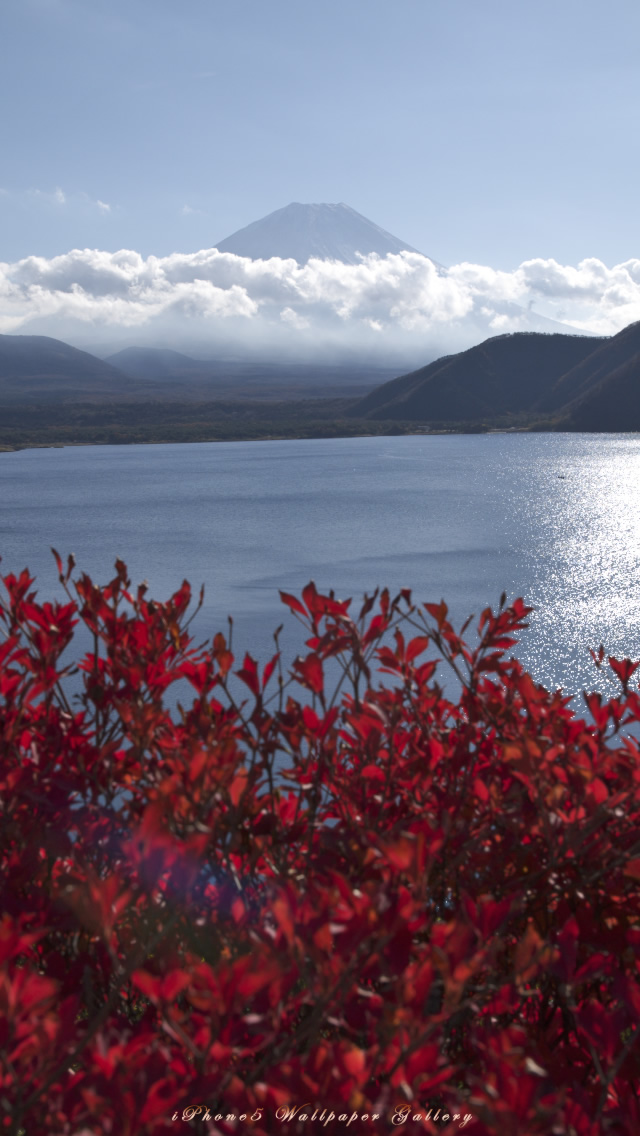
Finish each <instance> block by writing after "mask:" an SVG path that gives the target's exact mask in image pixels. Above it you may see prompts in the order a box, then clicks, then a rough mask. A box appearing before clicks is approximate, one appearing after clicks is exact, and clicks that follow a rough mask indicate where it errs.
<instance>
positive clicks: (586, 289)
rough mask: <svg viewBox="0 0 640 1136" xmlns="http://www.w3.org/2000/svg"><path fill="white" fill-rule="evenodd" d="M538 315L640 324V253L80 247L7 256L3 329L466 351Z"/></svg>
mask: <svg viewBox="0 0 640 1136" xmlns="http://www.w3.org/2000/svg"><path fill="white" fill-rule="evenodd" d="M63 196H64V194H63ZM65 200H66V199H65ZM60 204H62V202H60ZM97 206H98V207H99V208H100V209H101V211H103V212H106V211H108V208H109V207H108V206H106V203H104V202H100V201H99V202H97ZM534 304H535V311H532V310H529V311H527V310H526V309H527V308H529V309H531V308H532V306H533V305H534ZM516 305H521V307H516ZM538 315H542V316H546V317H550V318H555V319H558V318H559V319H564V320H566V321H568V322H570V323H571V324H573V325H574V327H576V328H579V329H582V330H584V331H587V332H589V331H590V332H595V333H598V334H613V333H615V332H616V331H618V330H619V329H620V328H621V327H624V326H625V325H626V324H628V323H631V322H633V321H634V320H638V319H640V260H628V261H626V262H624V263H623V264H618V265H615V266H614V267H612V268H608V267H607V266H606V265H605V264H603V263H602V261H599V260H596V259H594V258H589V259H587V260H583V261H581V262H580V264H578V265H577V266H572V265H561V264H559V263H558V262H557V261H555V260H553V259H549V260H543V259H535V260H528V261H525V262H524V263H523V264H521V265H520V266H519V267H518V268H516V269H514V270H513V271H512V272H504V271H497V270H495V269H492V268H490V267H488V266H486V265H477V264H467V263H464V264H458V265H455V266H454V267H453V268H450V269H449V270H448V271H438V270H437V269H436V268H435V266H434V265H433V264H432V262H431V261H429V260H427V258H426V257H423V256H420V255H419V254H417V253H409V252H403V253H400V254H394V255H390V256H387V257H382V258H381V257H378V256H376V255H371V256H367V257H363V258H362V259H361V261H360V263H359V264H356V265H346V264H342V263H340V262H337V261H323V260H311V261H309V263H308V264H306V265H303V266H300V265H298V264H297V263H296V262H295V261H293V260H281V259H279V258H277V257H275V258H273V259H271V260H266V261H265V260H258V261H252V260H248V259H246V258H243V257H239V256H235V255H233V254H232V253H220V252H218V250H217V249H202V250H200V251H199V252H195V253H173V254H171V255H170V256H166V257H155V256H149V257H146V258H144V257H142V256H141V255H140V254H139V253H137V252H135V251H133V250H128V249H122V250H120V251H119V252H115V253H110V252H104V251H101V250H98V249H84V250H79V249H74V250H72V251H71V252H69V253H66V254H64V255H63V256H57V257H53V258H50V259H46V258H44V257H35V256H31V257H27V258H25V259H24V260H20V261H18V262H16V263H14V264H0V331H2V332H16V331H25V332H28V331H29V328H30V326H31V325H34V324H35V323H37V326H38V331H39V332H42V330H43V328H44V327H46V329H47V334H51V335H56V334H58V335H59V337H60V338H64V335H63V334H62V331H61V328H62V327H64V329H65V333H66V334H67V335H68V334H69V331H68V328H69V327H70V326H78V327H80V326H83V327H85V329H87V328H91V327H101V328H112V329H117V328H146V329H148V330H149V332H150V333H151V332H153V331H154V329H159V328H161V327H162V328H166V327H172V328H174V329H175V328H178V327H181V328H182V329H183V331H184V333H185V334H186V335H188V334H191V333H192V332H194V331H195V330H197V331H198V332H206V333H207V334H210V335H211V336H215V335H217V334H218V333H220V334H222V333H223V331H224V334H225V335H227V336H231V337H233V336H236V338H237V339H238V340H239V341H242V340H243V338H244V340H246V338H247V336H249V335H251V336H253V337H254V339H255V340H256V341H258V339H259V338H260V336H262V337H263V338H264V339H265V340H267V339H268V340H269V341H270V342H272V343H273V342H276V341H277V342H278V343H282V342H284V340H285V339H286V337H287V336H289V337H291V336H292V334H293V333H294V332H295V333H304V334H303V338H304V339H305V341H310V339H311V338H312V337H315V338H316V340H317V341H318V342H319V341H320V340H322V342H329V341H331V342H336V343H338V342H340V343H342V344H343V345H347V344H349V343H351V344H353V345H355V346H356V347H357V346H358V344H360V343H362V342H364V338H366V337H368V340H367V341H368V342H369V343H370V344H371V347H372V350H374V347H373V343H374V341H375V343H377V344H381V343H382V342H383V341H384V342H388V343H389V344H391V343H393V344H394V345H395V346H397V345H398V344H401V343H402V344H404V345H405V346H406V345H407V344H409V345H413V349H418V348H419V349H422V347H421V345H424V344H425V343H426V342H427V339H429V341H430V342H434V343H435V342H437V343H438V345H439V346H442V347H444V348H448V349H454V348H455V349H458V347H459V345H460V343H466V344H467V345H468V344H469V343H470V342H472V341H473V342H478V341H479V340H480V339H482V338H484V337H485V336H486V335H491V334H500V333H502V332H504V331H514V330H522V329H526V328H531V327H535V326H536V324H535V320H536V318H537V317H538ZM470 328H471V329H472V330H471V331H470V330H469V329H470ZM241 329H244V330H241ZM483 331H484V333H483ZM363 337H364V338H363ZM465 337H466V339H465ZM298 340H299V334H298V336H297V337H296V341H298ZM376 349H377V348H376Z"/></svg>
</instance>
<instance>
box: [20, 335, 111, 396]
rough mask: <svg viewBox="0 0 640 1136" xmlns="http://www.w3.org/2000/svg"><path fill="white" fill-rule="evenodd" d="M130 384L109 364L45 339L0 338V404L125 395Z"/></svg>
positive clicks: (85, 352) (22, 336) (37, 336)
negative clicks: (78, 396) (0, 401)
mask: <svg viewBox="0 0 640 1136" xmlns="http://www.w3.org/2000/svg"><path fill="white" fill-rule="evenodd" d="M130 386H131V383H130V380H129V379H128V378H127V376H126V375H123V374H122V372H121V371H119V370H117V369H116V368H115V367H113V366H111V365H110V364H109V363H106V362H103V360H102V359H97V358H96V357H95V355H90V354H89V352H88V351H80V350H78V348H76V347H71V346H70V345H69V344H68V343H63V342H62V340H61V339H53V338H52V337H51V336H48V335H0V400H3V401H10V402H15V401H21V402H31V401H43V400H44V401H47V400H49V399H51V398H55V399H60V398H73V397H75V396H76V395H78V394H79V393H82V394H83V396H87V397H92V396H96V395H99V396H104V395H114V394H117V393H120V394H125V393H128V391H129V388H130Z"/></svg>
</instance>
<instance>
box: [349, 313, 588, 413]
mask: <svg viewBox="0 0 640 1136" xmlns="http://www.w3.org/2000/svg"><path fill="white" fill-rule="evenodd" d="M605 342H606V341H605V340H604V339H594V338H592V337H590V336H581V335H562V334H559V335H545V334H542V333H540V332H516V333H514V334H512V335H499V336H495V337H494V338H492V339H487V340H485V342H484V343H481V344H479V345H478V346H477V347H471V348H469V350H468V351H461V352H460V353H459V354H458V355H449V356H445V357H444V358H442V359H438V360H436V362H434V363H430V364H429V365H428V366H427V367H422V368H421V369H420V370H418V371H414V372H413V373H412V374H409V375H403V376H401V377H400V378H398V379H392V380H391V382H388V383H385V384H384V385H383V386H381V387H378V388H377V389H376V390H375V391H372V392H371V394H369V395H367V397H366V398H363V399H361V400H360V401H359V402H358V403H356V404H355V405H354V407H353V411H352V413H353V414H354V415H355V416H356V417H368V418H375V419H401V420H405V421H406V420H414V419H415V420H421V421H446V422H458V421H460V422H463V421H471V420H476V419H479V418H487V417H488V418H495V417H496V416H500V415H504V414H521V413H523V412H526V411H528V410H530V409H531V408H532V407H533V406H534V405H536V404H538V403H539V402H540V401H541V400H542V399H544V398H545V396H548V394H549V392H550V391H551V390H552V389H553V387H554V385H555V384H556V383H557V382H558V380H559V379H560V378H561V376H563V375H564V374H565V373H566V372H567V371H569V370H571V369H573V368H575V367H576V366H577V365H578V364H580V363H582V362H583V361H584V360H585V359H587V358H588V357H589V356H590V355H591V354H593V352H594V350H595V349H597V348H598V347H599V346H600V345H602V344H604V343H605Z"/></svg>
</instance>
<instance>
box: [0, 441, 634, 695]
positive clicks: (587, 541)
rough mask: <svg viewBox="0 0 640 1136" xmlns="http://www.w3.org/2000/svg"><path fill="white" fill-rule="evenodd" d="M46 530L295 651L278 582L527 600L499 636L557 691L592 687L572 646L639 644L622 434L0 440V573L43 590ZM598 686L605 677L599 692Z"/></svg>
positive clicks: (48, 566)
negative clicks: (14, 448) (281, 629)
mask: <svg viewBox="0 0 640 1136" xmlns="http://www.w3.org/2000/svg"><path fill="white" fill-rule="evenodd" d="M51 545H54V546H55V547H56V548H57V549H58V551H59V552H60V553H61V554H62V555H63V556H64V557H66V555H67V554H68V553H69V552H73V553H74V554H75V556H76V559H77V562H78V567H79V568H80V569H82V570H86V571H87V572H89V573H90V574H91V575H93V576H94V578H95V579H96V580H98V581H99V582H105V581H106V580H107V579H108V578H109V577H110V576H111V575H112V574H113V573H112V571H111V569H112V566H113V562H114V559H115V558H116V556H120V557H121V558H122V559H123V560H125V562H126V563H127V564H128V566H129V569H130V572H131V575H132V579H133V582H134V584H137V583H138V582H140V581H141V580H143V579H146V580H148V582H149V584H150V588H151V594H153V595H154V596H156V597H157V598H159V599H162V598H166V596H168V595H169V594H170V593H171V592H172V591H174V590H175V589H176V588H177V587H178V586H179V584H180V583H181V581H182V579H183V578H184V577H185V576H186V577H187V578H188V579H189V580H190V581H191V583H192V585H193V587H194V591H197V590H198V589H199V587H200V584H201V583H204V584H205V588H206V595H205V606H204V608H203V610H202V612H201V613H200V615H199V617H198V622H197V624H196V631H197V634H198V636H199V637H201V638H204V637H205V636H209V635H211V634H212V633H214V632H215V631H217V630H220V629H222V630H225V629H226V618H227V615H228V614H229V613H231V614H232V615H233V616H234V627H235V631H234V636H235V648H236V653H239V651H240V648H242V649H244V648H245V647H250V648H251V649H252V651H253V653H254V654H257V655H258V656H259V657H260V658H261V659H265V658H267V657H268V656H269V655H270V654H271V653H272V649H273V648H272V643H271V638H270V636H271V633H272V631H273V630H274V629H275V627H276V626H277V625H278V623H280V622H282V621H283V620H284V621H285V627H286V630H285V637H284V639H283V642H284V646H285V649H286V650H288V649H291V650H293V649H294V648H295V649H297V648H298V647H299V639H298V635H297V632H296V627H295V623H294V621H293V619H292V617H290V616H289V615H288V614H287V612H286V610H285V609H284V608H283V607H282V605H281V604H280V601H279V597H278V589H279V588H283V589H285V590H287V591H293V592H296V591H298V590H299V589H300V588H301V587H302V586H303V585H304V584H305V583H307V582H308V581H309V580H310V579H312V578H313V579H314V580H315V581H316V583H317V585H318V587H319V588H320V589H329V588H333V589H334V590H335V592H336V594H337V595H338V596H339V597H340V598H346V597H348V596H353V597H356V598H357V597H360V596H361V595H362V593H363V592H364V591H371V590H372V589H373V588H374V587H376V586H377V585H388V586H389V587H390V588H392V589H398V588H399V587H405V586H406V587H410V588H411V589H412V590H413V592H414V598H415V599H416V600H419V601H421V602H423V601H432V600H436V601H437V600H440V599H441V598H443V597H444V598H445V599H446V601H447V602H448V604H449V606H450V609H451V612H452V615H453V617H454V620H455V622H457V623H461V622H462V621H463V620H464V619H465V618H466V616H467V615H469V614H470V613H471V612H475V613H477V614H479V612H480V611H481V610H482V608H483V607H485V606H486V605H487V604H492V605H495V604H497V602H498V600H499V596H500V593H501V592H502V591H503V590H504V591H506V592H507V595H508V596H509V597H510V598H514V597H515V596H517V595H522V596H523V597H524V599H525V600H526V602H527V603H529V604H532V605H534V607H535V609H536V610H535V613H534V615H533V616H532V617H531V627H530V629H529V630H528V631H527V632H525V633H524V636H523V642H522V643H521V644H520V646H519V647H518V648H517V653H518V655H519V657H520V658H521V659H522V660H523V661H524V662H525V664H526V665H527V666H528V667H529V668H530V670H531V671H532V673H533V675H534V677H535V678H536V679H537V680H538V681H540V682H543V683H545V684H546V685H548V686H551V687H554V688H555V687H557V686H562V687H563V688H564V689H565V690H566V691H567V693H574V692H575V691H578V690H580V689H582V688H584V687H589V688H591V689H592V688H593V687H594V686H595V687H597V688H599V689H603V690H604V685H603V680H602V678H601V677H600V676H598V674H597V672H596V671H595V669H594V667H593V664H592V662H591V659H590V657H589V653H588V648H589V647H597V646H598V645H599V644H600V642H603V643H604V645H605V648H606V650H607V652H608V653H611V654H617V655H630V656H632V657H633V658H639V657H640V593H639V589H638V568H639V563H640V437H639V436H638V435H635V434H618V435H612V434H480V435H446V436H420V437H417V436H416V437H400V438H391V437H389V438H341V439H317V440H311V441H307V440H305V441H267V442H228V443H203V444H194V445H173V446H169V445H155V446H94V447H67V448H64V449H42V450H23V451H19V452H17V453H4V454H0V555H1V556H2V565H1V567H2V570H3V571H7V570H18V569H21V568H23V567H25V566H27V567H28V568H29V569H30V571H31V572H32V573H33V574H35V575H36V576H37V582H38V587H39V591H40V594H41V595H42V597H43V598H44V597H46V598H50V597H51V596H52V595H53V594H54V593H56V594H57V592H58V590H59V589H58V583H57V574H56V569H55V565H54V562H53V558H52V556H51V554H50V552H49V548H50V546H51ZM612 689H613V688H612Z"/></svg>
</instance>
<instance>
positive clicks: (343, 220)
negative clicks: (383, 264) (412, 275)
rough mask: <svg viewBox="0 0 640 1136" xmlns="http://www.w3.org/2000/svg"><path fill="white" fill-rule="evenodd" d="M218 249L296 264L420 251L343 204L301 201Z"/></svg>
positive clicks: (345, 261) (352, 261)
mask: <svg viewBox="0 0 640 1136" xmlns="http://www.w3.org/2000/svg"><path fill="white" fill-rule="evenodd" d="M216 248H217V249H218V251H219V252H233V253H235V254H236V256H246V257H250V258H251V260H269V259H270V258H271V257H273V256H278V257H282V258H283V259H285V260H286V259H292V260H296V261H297V262H298V264H306V263H307V261H308V260H310V259H311V257H318V258H319V259H320V260H340V261H342V263H343V264H358V263H359V258H358V255H357V254H358V253H361V254H362V255H363V256H366V255H367V254H368V253H372V252H375V253H378V255H379V256H387V255H388V254H389V253H398V252H402V251H407V252H418V250H417V249H415V248H413V246H412V245H410V244H407V242H406V241H401V240H399V238H398V237H394V236H393V234H392V233H388V232H387V231H386V229H381V228H380V226H379V225H376V224H375V223H374V222H373V221H369V220H368V218H367V217H363V216H362V214H361V213H357V212H356V210H355V209H351V207H350V206H349V205H345V204H344V203H343V202H341V203H340V204H339V205H330V204H319V205H303V204H301V203H300V202H299V201H293V202H292V203H291V204H290V205H286V206H285V207H284V209H276V211H275V212H274V213H269V215H268V216H267V217H262V218H261V219H260V220H259V221H253V222H252V224H251V225H247V226H246V227H245V228H244V229H238V231H237V232H236V233H232V234H231V236H230V237H226V238H225V239H224V240H222V241H218V243H217V245H216ZM420 255H424V254H420ZM435 263H437V262H436V261H434V264H435ZM438 267H441V266H440V265H438Z"/></svg>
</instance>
